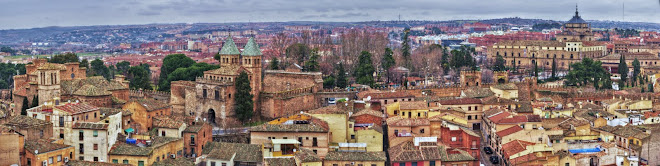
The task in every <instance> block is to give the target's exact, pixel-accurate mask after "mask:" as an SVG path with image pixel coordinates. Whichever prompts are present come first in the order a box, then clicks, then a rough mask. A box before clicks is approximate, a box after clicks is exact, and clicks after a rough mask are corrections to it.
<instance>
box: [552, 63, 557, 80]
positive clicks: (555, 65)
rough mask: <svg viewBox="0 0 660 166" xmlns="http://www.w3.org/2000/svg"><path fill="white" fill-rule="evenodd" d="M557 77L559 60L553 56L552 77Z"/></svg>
mask: <svg viewBox="0 0 660 166" xmlns="http://www.w3.org/2000/svg"><path fill="white" fill-rule="evenodd" d="M556 78H557V62H556V58H552V79H553V80H554V79H556Z"/></svg>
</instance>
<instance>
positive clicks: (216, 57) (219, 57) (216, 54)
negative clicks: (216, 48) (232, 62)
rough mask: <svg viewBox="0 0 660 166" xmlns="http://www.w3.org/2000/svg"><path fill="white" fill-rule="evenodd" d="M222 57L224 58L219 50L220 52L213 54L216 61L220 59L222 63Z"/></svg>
mask: <svg viewBox="0 0 660 166" xmlns="http://www.w3.org/2000/svg"><path fill="white" fill-rule="evenodd" d="M221 58H222V56H220V53H219V52H218V53H215V55H213V59H215V60H216V61H218V63H222V61H221Z"/></svg>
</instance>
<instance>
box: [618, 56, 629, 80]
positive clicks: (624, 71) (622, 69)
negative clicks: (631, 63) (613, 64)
mask: <svg viewBox="0 0 660 166" xmlns="http://www.w3.org/2000/svg"><path fill="white" fill-rule="evenodd" d="M618 73H619V74H620V75H621V82H624V83H625V82H626V80H628V64H626V56H624V55H621V57H619V69H618Z"/></svg>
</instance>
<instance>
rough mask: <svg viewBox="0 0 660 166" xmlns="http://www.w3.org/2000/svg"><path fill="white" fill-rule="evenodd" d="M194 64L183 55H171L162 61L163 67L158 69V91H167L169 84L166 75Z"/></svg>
mask: <svg viewBox="0 0 660 166" xmlns="http://www.w3.org/2000/svg"><path fill="white" fill-rule="evenodd" d="M193 64H195V61H194V60H192V59H190V58H189V57H187V56H186V55H185V54H171V55H167V56H166V57H165V58H164V59H163V65H162V66H161V67H160V77H159V80H158V85H159V90H161V91H169V90H170V82H169V81H168V75H169V74H170V73H171V72H174V70H176V69H178V68H187V67H190V66H192V65H193Z"/></svg>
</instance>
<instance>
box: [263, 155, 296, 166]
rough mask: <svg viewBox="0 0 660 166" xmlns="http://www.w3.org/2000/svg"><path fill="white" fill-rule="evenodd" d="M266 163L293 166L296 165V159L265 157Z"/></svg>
mask: <svg viewBox="0 0 660 166" xmlns="http://www.w3.org/2000/svg"><path fill="white" fill-rule="evenodd" d="M264 165H268V166H292V165H296V160H295V159H294V158H293V157H276V158H265V159H264Z"/></svg>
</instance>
